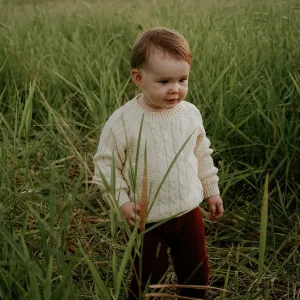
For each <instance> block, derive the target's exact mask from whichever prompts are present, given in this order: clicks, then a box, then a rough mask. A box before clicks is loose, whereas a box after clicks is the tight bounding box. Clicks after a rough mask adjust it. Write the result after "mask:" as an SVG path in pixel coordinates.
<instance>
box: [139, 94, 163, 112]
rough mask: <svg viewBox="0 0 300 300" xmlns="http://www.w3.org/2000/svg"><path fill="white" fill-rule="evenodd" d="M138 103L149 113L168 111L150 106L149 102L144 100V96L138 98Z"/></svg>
mask: <svg viewBox="0 0 300 300" xmlns="http://www.w3.org/2000/svg"><path fill="white" fill-rule="evenodd" d="M137 103H138V104H139V105H140V106H141V107H142V108H143V109H144V110H146V111H149V112H162V111H166V110H167V109H165V108H155V107H152V106H150V105H148V104H147V102H146V101H145V100H144V95H143V94H141V95H140V96H138V98H137Z"/></svg>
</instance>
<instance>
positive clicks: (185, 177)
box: [93, 95, 220, 223]
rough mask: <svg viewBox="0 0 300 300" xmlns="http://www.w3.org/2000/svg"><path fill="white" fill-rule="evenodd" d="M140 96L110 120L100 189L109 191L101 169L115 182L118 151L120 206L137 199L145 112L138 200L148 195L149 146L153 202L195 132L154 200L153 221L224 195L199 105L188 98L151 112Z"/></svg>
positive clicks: (102, 146)
mask: <svg viewBox="0 0 300 300" xmlns="http://www.w3.org/2000/svg"><path fill="white" fill-rule="evenodd" d="M139 96H140V95H138V96H136V97H135V98H133V99H132V100H131V101H129V102H128V103H126V104H125V105H123V106H122V107H121V108H119V109H117V110H116V111H115V112H114V113H113V114H112V115H111V117H110V118H109V120H108V121H107V123H106V124H105V126H104V128H103V131H102V134H101V137H100V142H99V146H98V150H97V153H96V155H95V156H94V164H95V174H94V178H93V181H94V182H96V183H98V184H100V188H101V189H102V191H103V192H105V189H104V186H103V184H102V183H101V182H102V180H101V176H100V172H99V170H101V172H102V173H103V174H104V176H105V178H106V180H107V181H108V183H109V182H110V177H111V165H112V155H113V154H114V158H115V166H116V172H115V173H116V189H117V198H118V201H119V206H120V207H121V206H122V205H123V204H124V203H126V202H128V201H133V200H134V191H133V188H132V185H131V182H132V179H131V174H132V171H133V172H134V170H135V168H136V165H135V158H136V153H137V146H138V136H139V130H140V126H141V121H142V117H143V115H144V123H143V128H142V134H141V143H140V150H139V162H138V167H137V179H136V193H135V195H136V198H135V199H136V201H137V203H138V202H139V200H140V198H141V194H142V182H143V170H144V153H145V145H146V147H147V177H148V195H149V197H148V199H149V200H148V201H149V205H151V201H153V198H154V195H155V194H156V191H157V189H158V187H159V185H160V183H161V181H162V179H163V177H164V175H165V174H166V172H167V170H168V168H169V166H170V164H171V163H172V160H173V159H174V157H175V155H176V154H177V153H178V151H179V149H180V148H181V147H182V145H183V144H184V142H185V141H186V140H187V139H188V138H189V136H191V137H190V139H189V141H188V142H187V144H186V145H185V147H184V149H183V150H182V152H181V153H180V155H179V157H178V158H177V160H176V163H175V164H174V165H173V167H172V169H171V171H170V173H169V174H168V176H167V178H166V180H165V182H164V184H163V186H162V188H161V190H160V192H159V193H158V196H157V198H156V200H155V201H154V204H153V206H152V209H151V211H150V212H149V214H148V219H147V222H148V223H150V222H157V221H160V220H163V219H166V218H169V217H171V216H173V215H176V214H180V213H184V212H188V211H190V210H192V209H194V208H195V207H197V206H198V205H199V203H200V202H202V200H203V199H206V198H208V197H210V196H214V195H218V194H219V193H220V192H219V188H218V180H219V179H218V176H217V168H215V167H214V165H213V160H212V158H211V153H212V152H213V151H212V149H210V148H209V146H210V141H209V140H208V138H207V137H206V135H205V130H204V127H203V121H202V117H201V115H200V112H199V110H198V109H197V108H196V107H195V106H194V105H193V104H191V103H189V102H186V101H182V102H181V103H179V104H178V105H177V106H176V107H174V108H173V109H170V110H166V111H162V112H148V111H146V110H144V109H143V108H142V107H141V106H140V105H139V104H138V102H137V98H138V97H139ZM130 161H131V164H130ZM130 165H132V169H131V168H130ZM131 170H132V171H131ZM104 197H105V193H104Z"/></svg>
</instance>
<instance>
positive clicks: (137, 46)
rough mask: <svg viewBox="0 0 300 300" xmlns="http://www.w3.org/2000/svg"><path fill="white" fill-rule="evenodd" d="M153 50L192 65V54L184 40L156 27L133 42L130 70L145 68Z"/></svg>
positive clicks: (175, 34) (171, 32) (169, 31)
mask: <svg viewBox="0 0 300 300" xmlns="http://www.w3.org/2000/svg"><path fill="white" fill-rule="evenodd" d="M153 50H161V51H163V52H164V53H166V54H169V55H171V56H173V57H175V58H176V59H178V60H184V61H186V62H187V63H188V64H189V65H190V66H191V65H192V52H191V49H190V47H189V45H188V43H187V41H186V39H185V38H184V37H183V36H182V35H181V34H180V33H179V32H177V31H175V30H172V29H167V28H164V27H156V28H151V29H149V30H147V31H145V32H143V33H142V34H141V35H139V36H138V37H137V39H136V40H135V42H134V44H133V47H132V52H131V57H130V66H131V68H132V69H135V68H142V67H145V65H146V64H147V59H148V57H149V55H150V53H151V52H152V51H153Z"/></svg>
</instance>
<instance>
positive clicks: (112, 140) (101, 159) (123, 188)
mask: <svg viewBox="0 0 300 300" xmlns="http://www.w3.org/2000/svg"><path fill="white" fill-rule="evenodd" d="M113 125H114V123H113V122H112V120H108V121H107V123H106V124H105V126H104V128H103V131H102V134H101V137H100V142H99V145H98V150H97V153H96V154H95V156H94V165H95V174H94V177H93V181H94V182H95V183H97V184H99V186H100V189H101V190H102V192H103V197H104V198H106V197H107V190H106V188H105V186H104V183H103V180H102V177H101V173H102V174H103V176H104V177H105V179H106V181H107V182H108V184H110V182H111V176H112V175H111V167H112V163H113V157H114V161H115V180H116V198H117V200H118V201H119V206H120V207H121V206H122V205H123V204H125V203H126V202H129V201H130V199H129V197H128V192H129V187H128V184H127V182H126V181H125V180H124V178H123V175H122V169H123V166H124V163H125V151H126V150H125V149H126V148H125V147H126V139H125V136H124V134H122V131H121V130H119V131H117V130H115V129H114V126H113ZM100 172H101V173H100Z"/></svg>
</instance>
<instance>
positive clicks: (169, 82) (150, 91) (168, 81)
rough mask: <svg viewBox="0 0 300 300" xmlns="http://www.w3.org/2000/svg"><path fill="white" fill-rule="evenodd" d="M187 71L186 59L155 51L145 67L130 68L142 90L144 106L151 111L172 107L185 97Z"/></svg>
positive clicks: (188, 70) (188, 66)
mask: <svg viewBox="0 0 300 300" xmlns="http://www.w3.org/2000/svg"><path fill="white" fill-rule="evenodd" d="M189 72H190V65H189V64H188V63H187V62H186V61H184V60H177V59H175V58H173V57H172V56H170V55H166V54H164V53H163V52H161V51H155V52H153V53H151V55H150V57H149V59H148V61H147V66H146V67H145V68H141V69H139V70H132V72H131V74H132V77H133V80H134V82H135V83H136V84H137V85H138V86H139V87H140V88H141V89H142V91H143V101H144V103H145V104H146V106H148V108H150V109H151V110H152V111H163V110H167V109H171V108H174V107H175V106H176V105H177V104H179V103H180V102H181V101H182V100H183V99H184V98H185V96H186V95H187V92H188V76H189ZM139 76H140V77H139Z"/></svg>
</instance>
